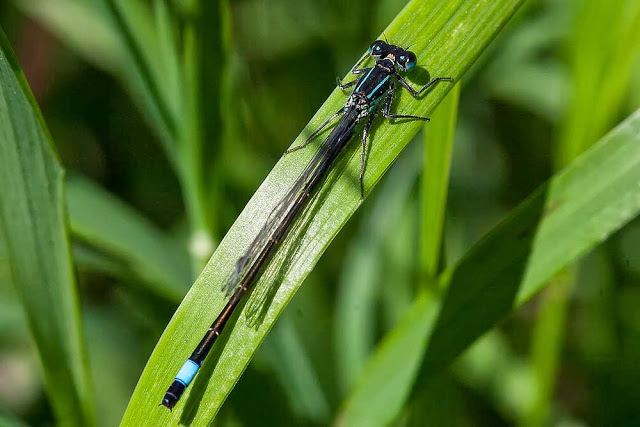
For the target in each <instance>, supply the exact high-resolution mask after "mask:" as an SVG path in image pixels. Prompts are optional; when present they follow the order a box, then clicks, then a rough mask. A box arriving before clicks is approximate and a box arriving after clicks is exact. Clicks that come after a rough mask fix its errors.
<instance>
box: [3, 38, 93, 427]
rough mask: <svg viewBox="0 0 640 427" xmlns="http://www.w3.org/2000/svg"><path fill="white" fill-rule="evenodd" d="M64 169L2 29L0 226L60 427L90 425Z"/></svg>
mask: <svg viewBox="0 0 640 427" xmlns="http://www.w3.org/2000/svg"><path fill="white" fill-rule="evenodd" d="M63 175H64V170H63V169H62V167H61V166H60V163H59V161H58V157H57V154H56V151H55V149H54V147H53V144H52V142H51V138H50V136H49V134H48V131H47V129H46V127H45V125H44V121H43V119H42V116H41V114H40V110H39V109H38V106H37V104H36V102H35V100H34V98H33V95H32V94H31V91H30V89H29V87H28V85H27V83H26V80H25V78H24V75H23V74H22V71H21V69H20V66H19V65H18V62H17V60H16V58H15V56H14V54H13V52H12V50H11V47H10V46H9V43H8V41H7V39H6V37H5V35H4V33H3V32H2V30H0V220H1V221H0V223H1V226H2V227H3V229H4V237H5V239H6V245H7V255H8V258H9V263H10V266H11V273H12V282H13V284H14V285H15V288H16V290H17V294H18V295H19V297H20V299H21V302H22V305H23V307H24V310H25V312H26V313H27V318H28V321H29V325H30V328H31V333H32V335H33V338H34V341H35V343H36V346H37V348H38V352H39V355H40V360H41V362H42V367H43V371H44V377H45V380H46V386H47V391H48V396H49V399H50V402H51V405H52V407H53V411H54V412H55V415H56V418H57V420H58V422H59V423H60V424H62V425H69V426H73V425H77V426H91V425H94V424H95V418H94V416H95V415H94V410H93V400H92V396H91V393H90V385H89V379H88V375H87V366H86V359H85V349H84V343H83V341H82V325H81V321H80V313H79V304H78V295H77V293H76V283H75V278H74V275H73V267H72V262H71V256H70V248H69V240H68V236H67V227H66V224H67V218H66V212H65V199H64V181H63Z"/></svg>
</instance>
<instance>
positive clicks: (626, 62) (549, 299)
mask: <svg viewBox="0 0 640 427" xmlns="http://www.w3.org/2000/svg"><path fill="white" fill-rule="evenodd" d="M574 10H575V12H574V28H573V31H574V43H573V44H571V45H570V46H572V51H571V54H572V61H571V65H572V69H571V71H572V74H573V79H572V81H573V82H574V86H573V92H572V97H571V102H570V103H569V106H568V109H567V113H566V116H567V119H566V120H563V121H562V127H561V130H560V139H559V141H558V147H557V153H558V156H557V157H556V166H557V167H562V166H564V165H566V164H567V163H569V162H570V161H571V160H573V159H574V158H575V157H576V156H577V155H579V154H580V153H582V152H583V151H584V150H586V149H587V148H588V147H589V146H591V144H593V143H594V142H595V141H596V139H597V138H598V137H599V136H600V135H601V134H602V133H603V132H604V129H605V128H606V127H607V126H609V122H610V121H611V119H612V117H615V115H616V114H617V113H618V112H619V111H620V110H621V107H622V103H623V101H624V100H625V98H624V93H623V92H622V90H623V88H626V87H628V84H629V78H630V73H631V67H632V65H633V64H634V60H635V58H637V53H638V51H639V47H640V31H638V28H640V3H638V2H636V1H629V0H616V1H613V2H609V3H607V4H603V3H602V2H599V1H586V2H584V3H581V4H580V5H575V6H574ZM594 106H597V108H593V107H594ZM579 267H580V266H571V267H569V268H568V269H567V270H566V271H564V272H562V273H560V274H558V275H557V276H556V277H555V278H554V279H553V280H552V281H551V283H550V286H549V290H548V293H547V294H545V295H544V296H543V298H541V304H540V308H539V315H538V317H537V319H536V323H535V327H534V332H533V338H532V344H531V347H532V348H531V359H532V365H533V367H534V370H535V373H536V377H537V383H538V387H537V388H536V389H535V398H534V400H533V405H532V406H531V407H530V408H529V410H528V411H527V413H525V414H524V416H523V417H522V419H521V420H520V422H521V424H522V425H524V426H538V425H543V424H548V423H549V422H552V421H551V420H549V419H548V416H549V414H551V413H552V405H553V401H554V394H555V388H556V375H557V371H558V364H559V360H560V356H561V352H562V348H563V342H564V336H565V328H566V319H567V309H568V307H569V302H570V299H571V296H572V295H573V291H574V287H575V285H576V282H577V280H578V277H577V276H578V271H579V269H580V268H579Z"/></svg>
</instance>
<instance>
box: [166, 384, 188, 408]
mask: <svg viewBox="0 0 640 427" xmlns="http://www.w3.org/2000/svg"><path fill="white" fill-rule="evenodd" d="M185 388H187V386H185V385H184V384H183V383H181V382H180V381H174V382H172V383H171V386H169V389H168V390H167V392H166V393H165V394H164V397H163V398H162V402H160V405H162V406H164V407H165V408H167V409H169V410H172V409H173V407H174V406H176V403H178V400H180V396H182V393H184V389H185Z"/></svg>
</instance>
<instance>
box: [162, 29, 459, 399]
mask: <svg viewBox="0 0 640 427" xmlns="http://www.w3.org/2000/svg"><path fill="white" fill-rule="evenodd" d="M369 55H370V56H371V57H372V58H373V59H375V65H374V66H373V67H368V68H360V66H361V65H362V64H363V62H364V61H365V60H366V59H367V56H364V57H363V58H362V59H361V60H360V61H358V63H357V64H356V65H355V67H354V68H353V69H352V70H351V72H352V73H353V74H355V75H356V76H360V77H359V78H357V79H355V80H352V81H350V82H348V83H344V84H343V83H342V80H341V79H339V78H338V79H337V81H338V86H339V87H340V88H341V89H342V90H345V89H348V88H350V87H352V86H355V88H354V89H353V91H352V92H351V94H350V95H349V98H348V99H347V102H346V103H345V105H344V107H342V108H340V109H339V110H338V111H337V112H336V113H335V114H334V115H332V116H331V117H329V118H328V119H327V120H325V121H324V123H322V125H320V127H319V128H318V129H316V130H315V131H314V132H313V133H312V134H311V135H309V137H308V138H307V139H306V140H305V141H304V142H303V143H302V144H300V145H298V146H295V147H293V148H290V149H289V150H287V151H286V153H290V152H292V151H295V150H298V149H301V148H304V147H305V146H306V145H307V144H308V143H309V142H310V141H311V140H313V139H314V138H315V137H316V136H317V135H318V134H319V133H320V131H322V129H324V128H325V127H326V126H328V125H329V124H330V123H331V122H332V121H333V120H335V119H336V118H337V117H339V116H342V117H341V118H340V121H339V122H338V124H337V125H336V126H335V127H334V128H333V130H332V131H331V133H330V134H329V135H328V136H327V138H326V139H325V140H324V142H323V143H322V144H321V145H320V148H319V149H318V152H317V153H316V154H315V156H314V157H313V158H312V159H311V160H310V161H309V163H308V164H307V166H306V168H305V169H304V171H303V172H302V173H301V174H300V176H299V177H298V179H297V180H296V182H295V183H294V184H293V186H292V187H291V189H290V190H289V191H288V192H287V194H286V195H285V196H284V198H283V199H282V200H281V201H280V202H279V203H278V205H277V206H276V207H275V209H274V210H273V211H272V212H271V214H270V215H269V218H268V219H267V221H266V223H265V225H264V226H263V227H262V229H261V230H260V232H259V233H258V235H257V236H256V238H255V239H254V240H253V242H252V243H251V245H250V246H249V249H247V252H246V253H245V254H244V256H242V257H241V258H240V259H239V260H238V261H237V263H236V268H235V272H234V274H233V275H232V277H231V278H230V280H229V281H228V283H227V284H226V289H227V296H230V298H229V301H228V302H227V305H225V307H224V308H223V309H222V312H220V314H219V315H218V317H217V318H216V320H215V321H214V322H213V324H212V325H211V327H210V328H209V330H208V331H207V333H206V334H205V335H204V337H203V338H202V340H201V341H200V344H198V346H197V347H196V348H195V350H194V351H193V353H192V354H191V356H189V359H187V361H186V362H185V364H184V365H183V366H182V368H181V369H180V371H179V372H178V374H177V375H176V377H175V379H174V380H173V383H171V386H170V387H169V389H168V390H167V392H166V393H165V395H164V398H163V399H162V402H161V405H162V406H166V407H167V408H169V409H172V408H173V407H174V406H175V405H176V403H177V402H178V400H179V399H180V396H182V393H183V392H184V390H185V389H186V388H187V386H188V385H189V383H190V382H191V380H193V378H194V377H195V375H196V373H197V372H198V369H200V366H201V365H202V362H204V360H205V358H206V357H207V354H209V351H210V350H211V348H212V346H213V344H214V342H215V341H216V339H217V338H218V337H219V336H220V334H221V333H222V330H223V329H224V326H225V325H226V324H227V321H228V320H229V319H230V318H231V316H232V315H233V312H234V310H235V309H236V307H238V304H239V303H240V300H241V299H242V297H243V296H244V294H245V293H246V292H247V290H248V289H249V287H250V286H251V285H253V284H254V283H255V281H256V278H257V277H258V275H259V273H260V271H261V269H262V267H263V266H264V265H265V264H266V262H267V260H268V259H269V256H270V255H271V254H272V253H273V252H274V248H275V247H276V246H277V245H278V243H279V242H282V240H283V239H284V237H285V235H286V234H287V232H288V230H289V228H290V227H291V224H292V223H293V222H294V220H295V218H296V217H297V215H298V213H299V212H300V211H301V210H302V208H303V207H304V206H305V205H306V203H307V201H308V200H309V198H310V197H311V195H312V194H313V193H314V191H315V190H316V188H317V187H318V185H319V184H320V183H321V182H322V179H323V178H324V177H325V176H326V175H327V172H328V171H329V170H330V169H331V166H332V165H333V163H334V161H335V159H336V158H337V157H338V155H339V154H340V153H341V152H342V150H343V148H344V147H345V145H346V144H347V143H348V142H349V141H350V140H351V138H352V137H353V136H354V134H355V133H356V126H357V125H358V124H359V123H360V122H363V121H364V123H365V124H364V129H363V131H362V157H361V162H360V194H361V196H364V185H363V176H364V168H365V153H366V149H367V138H368V135H369V130H370V129H371V125H372V123H373V120H374V118H375V117H376V115H377V114H378V113H379V112H380V110H382V114H383V116H384V117H386V118H388V119H415V120H425V121H428V120H429V119H428V118H427V117H420V116H413V115H404V114H392V113H391V104H392V102H393V94H394V90H395V88H396V82H398V83H400V85H402V87H404V88H405V89H407V90H408V91H409V92H410V93H411V95H413V96H414V97H418V96H420V94H422V93H423V92H424V91H425V90H427V89H428V88H429V87H431V86H432V85H434V84H435V83H437V82H439V81H443V80H448V81H450V80H451V78H450V77H436V78H434V79H431V80H430V81H429V82H428V83H427V84H425V85H424V86H423V87H422V88H421V89H420V90H415V89H414V88H413V87H411V85H409V83H407V81H406V80H405V79H404V78H403V77H402V76H401V75H400V73H404V72H407V71H409V70H411V69H413V68H414V67H415V65H416V55H415V54H414V53H413V52H411V51H409V50H408V48H407V49H403V48H401V47H399V46H395V45H392V44H389V43H386V42H384V41H381V40H376V41H375V42H373V43H372V44H371V46H370V47H369ZM383 99H384V102H383V103H382V100H383ZM365 119H366V121H365Z"/></svg>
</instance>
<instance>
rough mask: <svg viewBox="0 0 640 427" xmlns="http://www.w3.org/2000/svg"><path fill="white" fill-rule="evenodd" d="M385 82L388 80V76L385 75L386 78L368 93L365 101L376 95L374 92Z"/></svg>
mask: <svg viewBox="0 0 640 427" xmlns="http://www.w3.org/2000/svg"><path fill="white" fill-rule="evenodd" d="M387 80H389V75H388V74H387V76H386V77H385V78H384V79H382V81H381V82H380V83H378V86H376V87H375V88H373V90H372V91H371V92H369V94H368V95H367V99H371V96H372V95H373V94H374V93H376V91H377V90H378V89H380V86H382V85H383V84H384V82H386V81H387Z"/></svg>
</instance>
